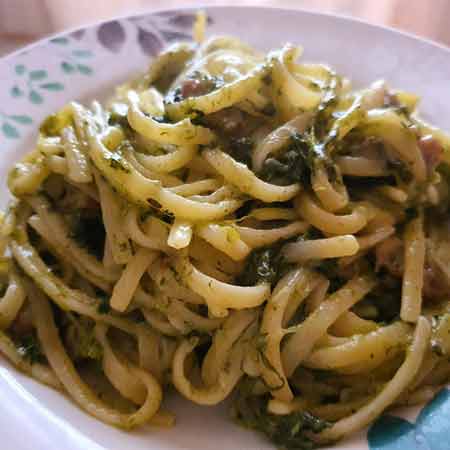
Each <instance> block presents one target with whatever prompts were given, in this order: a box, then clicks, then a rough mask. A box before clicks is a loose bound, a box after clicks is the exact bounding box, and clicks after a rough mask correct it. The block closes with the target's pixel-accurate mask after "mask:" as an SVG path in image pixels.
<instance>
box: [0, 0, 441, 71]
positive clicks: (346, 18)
mask: <svg viewBox="0 0 450 450" xmlns="http://www.w3.org/2000/svg"><path fill="white" fill-rule="evenodd" d="M204 1H205V0H203V1H202V2H201V3H199V4H198V5H189V6H182V7H171V8H157V9H154V10H151V11H150V10H149V11H142V12H139V13H136V14H126V13H125V14H118V15H114V16H112V17H110V18H108V19H102V20H98V21H94V22H91V23H88V24H84V25H76V26H74V27H70V28H67V29H65V30H62V31H57V32H55V33H51V34H49V35H47V36H44V37H42V38H40V39H38V40H36V41H33V42H31V43H29V44H27V45H25V46H24V47H20V48H18V49H16V50H14V51H12V52H10V53H7V54H6V55H3V56H1V57H0V63H5V62H8V61H9V60H10V59H13V58H14V57H16V56H18V55H20V54H22V53H28V52H29V51H31V50H33V49H34V48H35V47H40V46H42V45H45V44H47V43H48V42H50V41H51V40H52V39H55V38H59V37H65V36H67V35H70V34H72V33H74V32H76V31H81V30H88V29H91V28H96V27H99V26H101V25H103V24H105V23H109V22H113V21H117V20H128V19H140V18H144V17H147V16H153V15H158V14H161V13H166V12H167V13H171V12H176V11H178V12H183V11H201V10H218V9H229V10H232V9H235V10H239V9H240V10H243V9H246V10H262V11H266V12H267V11H277V12H281V13H283V12H292V13H299V14H303V15H305V16H308V15H309V16H314V17H326V18H329V19H335V20H336V19H337V20H339V21H342V22H354V23H357V24H360V25H364V26H366V27H369V28H371V29H373V30H382V31H384V32H388V33H392V34H395V35H397V36H402V37H404V38H407V39H409V40H410V41H413V42H415V43H424V44H427V45H429V46H431V47H434V48H435V49H437V50H441V51H443V52H444V53H445V54H447V55H448V57H450V45H446V44H444V43H441V42H438V41H435V40H433V39H431V38H428V37H424V36H420V35H418V34H415V33H414V32H410V31H405V30H402V29H399V28H394V27H392V26H390V25H384V24H383V25H382V24H376V23H372V22H370V21H368V20H366V19H362V18H359V17H354V16H351V15H349V14H345V13H339V12H338V13H335V12H328V11H313V10H311V9H308V8H304V7H299V8H289V7H281V6H272V5H265V6H255V5H227V4H226V3H222V4H215V5H208V4H206V3H204Z"/></svg>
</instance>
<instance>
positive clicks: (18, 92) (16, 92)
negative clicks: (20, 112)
mask: <svg viewBox="0 0 450 450" xmlns="http://www.w3.org/2000/svg"><path fill="white" fill-rule="evenodd" d="M10 94H11V96H12V97H16V98H17V97H22V95H23V91H22V89H20V87H19V86H13V87H12V88H11V90H10Z"/></svg>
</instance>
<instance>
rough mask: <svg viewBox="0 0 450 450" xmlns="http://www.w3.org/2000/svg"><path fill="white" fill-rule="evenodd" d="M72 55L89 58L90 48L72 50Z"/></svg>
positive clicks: (90, 55)
mask: <svg viewBox="0 0 450 450" xmlns="http://www.w3.org/2000/svg"><path fill="white" fill-rule="evenodd" d="M72 55H73V56H76V57H77V58H91V57H92V52H91V51H90V50H74V51H73V52H72Z"/></svg>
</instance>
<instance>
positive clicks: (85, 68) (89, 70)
mask: <svg viewBox="0 0 450 450" xmlns="http://www.w3.org/2000/svg"><path fill="white" fill-rule="evenodd" d="M77 69H78V72H80V73H82V74H83V75H91V74H92V72H93V70H92V68H91V67H89V66H86V65H85V64H77Z"/></svg>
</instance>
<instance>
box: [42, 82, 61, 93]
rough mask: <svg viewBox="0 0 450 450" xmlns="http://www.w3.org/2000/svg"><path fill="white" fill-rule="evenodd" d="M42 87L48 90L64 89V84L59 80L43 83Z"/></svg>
mask: <svg viewBox="0 0 450 450" xmlns="http://www.w3.org/2000/svg"><path fill="white" fill-rule="evenodd" d="M39 87H40V88H42V89H46V90H47V91H54V92H56V91H63V90H64V85H63V84H61V83H58V82H53V83H43V84H40V85H39Z"/></svg>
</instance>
